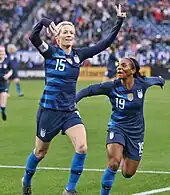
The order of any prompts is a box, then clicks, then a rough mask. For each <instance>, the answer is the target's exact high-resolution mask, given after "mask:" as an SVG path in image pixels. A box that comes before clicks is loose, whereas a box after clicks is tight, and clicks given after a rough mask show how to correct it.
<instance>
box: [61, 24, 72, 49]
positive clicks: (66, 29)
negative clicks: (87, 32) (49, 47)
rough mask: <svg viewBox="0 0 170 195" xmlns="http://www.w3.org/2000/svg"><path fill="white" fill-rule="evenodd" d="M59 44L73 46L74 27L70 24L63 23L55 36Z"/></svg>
mask: <svg viewBox="0 0 170 195" xmlns="http://www.w3.org/2000/svg"><path fill="white" fill-rule="evenodd" d="M57 39H58V43H59V45H60V46H64V47H70V46H73V44H74V40H75V29H74V27H73V26H71V25H64V26H63V27H62V28H61V30H60V33H59V35H58V37H57Z"/></svg>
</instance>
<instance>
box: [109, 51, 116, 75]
mask: <svg viewBox="0 0 170 195" xmlns="http://www.w3.org/2000/svg"><path fill="white" fill-rule="evenodd" d="M116 62H118V59H117V58H116V56H115V54H114V53H111V54H110V55H109V59H108V64H107V69H108V70H112V71H114V72H115V71H116V64H115V63H116Z"/></svg>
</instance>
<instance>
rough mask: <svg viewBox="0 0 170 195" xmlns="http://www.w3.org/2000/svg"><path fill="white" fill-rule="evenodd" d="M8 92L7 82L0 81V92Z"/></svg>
mask: <svg viewBox="0 0 170 195" xmlns="http://www.w3.org/2000/svg"><path fill="white" fill-rule="evenodd" d="M2 92H8V84H7V82H4V83H0V93H2Z"/></svg>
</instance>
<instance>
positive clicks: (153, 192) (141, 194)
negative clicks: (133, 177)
mask: <svg viewBox="0 0 170 195" xmlns="http://www.w3.org/2000/svg"><path fill="white" fill-rule="evenodd" d="M166 191H170V187H167V188H160V189H156V190H151V191H146V192H140V193H137V194H132V195H149V194H157V193H160V192H166Z"/></svg>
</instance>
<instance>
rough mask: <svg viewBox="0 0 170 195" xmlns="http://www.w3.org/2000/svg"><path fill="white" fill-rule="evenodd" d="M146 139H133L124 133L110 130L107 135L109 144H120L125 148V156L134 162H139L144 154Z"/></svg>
mask: <svg viewBox="0 0 170 195" xmlns="http://www.w3.org/2000/svg"><path fill="white" fill-rule="evenodd" d="M143 140H144V137H143V135H141V138H140V139H133V138H131V137H130V136H128V135H127V134H125V133H124V132H122V131H119V130H114V129H109V130H108V135H107V140H106V143H107V144H111V143H119V144H121V145H123V146H124V151H123V155H124V156H126V157H128V158H129V159H132V160H137V161H139V160H140V159H141V157H142V153H143V145H144V141H143Z"/></svg>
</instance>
